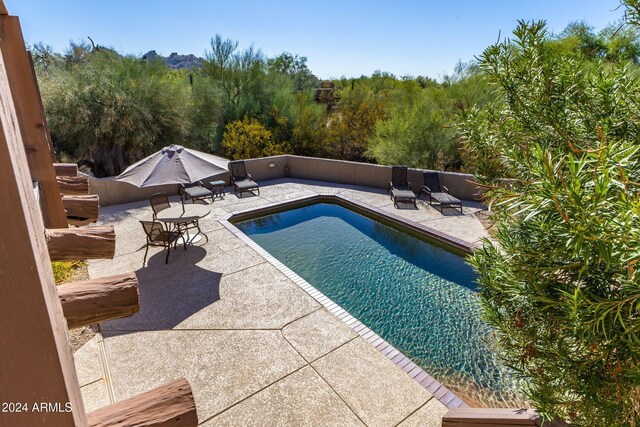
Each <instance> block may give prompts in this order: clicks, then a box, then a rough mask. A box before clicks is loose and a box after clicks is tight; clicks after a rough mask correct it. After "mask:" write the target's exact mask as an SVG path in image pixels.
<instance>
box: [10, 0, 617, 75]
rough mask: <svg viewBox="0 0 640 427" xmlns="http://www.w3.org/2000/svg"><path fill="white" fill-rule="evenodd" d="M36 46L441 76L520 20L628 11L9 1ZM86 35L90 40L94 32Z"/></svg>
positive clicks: (584, 4) (570, 3)
mask: <svg viewBox="0 0 640 427" xmlns="http://www.w3.org/2000/svg"><path fill="white" fill-rule="evenodd" d="M5 5H6V6H7V8H8V10H9V13H11V14H12V15H17V16H20V18H21V22H22V28H23V32H24V36H25V40H26V41H27V43H33V42H38V41H42V42H44V43H45V44H49V45H51V46H53V47H54V48H55V49H56V50H58V51H62V50H64V49H65V48H66V47H67V46H68V45H69V41H70V40H79V39H82V38H85V37H86V36H90V37H91V38H92V39H93V40H94V41H95V42H96V43H98V44H101V45H104V46H110V47H113V48H115V49H116V50H118V51H119V52H121V53H128V54H136V55H139V54H144V53H146V52H147V51H149V50H152V49H154V50H156V51H157V52H158V53H159V54H161V55H165V56H167V55H169V54H170V53H171V52H178V53H183V54H187V53H193V54H195V55H197V56H203V54H204V52H205V50H206V49H207V48H208V46H209V41H210V39H211V37H212V36H213V35H215V34H216V33H220V34H222V36H223V37H229V38H232V39H235V40H238V41H239V42H240V46H241V47H247V46H249V45H251V44H254V45H255V47H256V48H260V49H262V51H263V52H264V53H265V54H267V55H269V56H274V55H277V54H279V53H281V52H284V51H287V52H291V53H297V54H299V55H301V56H306V57H307V58H308V62H307V64H308V66H309V68H310V69H311V70H312V71H313V72H314V73H315V74H316V75H317V76H319V77H321V78H331V77H341V76H347V77H351V76H360V75H363V74H365V75H369V74H371V73H372V72H374V71H375V70H382V71H388V72H391V73H393V74H395V75H398V76H402V75H413V76H417V75H424V76H429V77H433V78H441V77H442V76H443V75H444V74H445V73H451V72H452V70H453V68H454V66H455V64H456V63H457V62H458V61H459V60H462V61H469V60H471V59H473V57H474V55H478V54H480V53H481V52H482V51H483V49H484V48H485V47H486V46H488V45H489V44H492V43H494V42H495V41H496V39H497V38H498V33H499V31H501V32H502V36H503V37H504V36H507V35H510V34H511V31H512V30H513V28H514V27H515V25H516V22H517V20H518V19H545V20H547V22H548V24H549V27H550V29H551V30H552V31H555V32H559V31H561V30H562V29H563V28H564V27H565V26H566V25H567V24H568V23H569V22H571V21H575V20H586V21H587V22H589V23H590V24H591V25H593V26H594V27H595V28H596V29H597V30H600V29H602V28H603V27H605V26H606V25H607V24H608V23H610V22H613V21H616V20H617V19H619V18H621V17H622V14H623V10H622V8H619V9H618V10H614V9H616V7H617V6H618V5H619V1H618V0H457V1H447V0H440V1H435V0H433V1H432V0H424V1H402V0H396V1H375V0H369V1H365V0H343V1H333V0H326V1H322V2H312V1H306V2H305V1H301V0H298V1H289V0H282V1H279V0H271V1H264V0H263V1H247V0H235V1H204V0H191V1H188V2H186V1H184V2H179V1H175V0H173V1H165V0H153V1H151V0H126V1H125V0H109V1H81V0H75V1H71V0H56V1H54V0H48V1H43V0H40V1H36V0H5ZM85 40H86V38H85Z"/></svg>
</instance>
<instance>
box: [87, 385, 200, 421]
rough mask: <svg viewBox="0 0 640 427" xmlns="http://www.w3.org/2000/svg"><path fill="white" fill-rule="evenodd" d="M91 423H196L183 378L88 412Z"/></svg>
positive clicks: (191, 397)
mask: <svg viewBox="0 0 640 427" xmlns="http://www.w3.org/2000/svg"><path fill="white" fill-rule="evenodd" d="M87 421H88V423H89V426H91V427H106V426H119V427H125V426H172V427H177V426H197V425H198V413H197V412H196V404H195V401H194V400H193V393H192V392H191V386H190V385H189V383H188V382H187V380H186V379H185V378H180V379H177V380H175V381H172V382H170V383H167V384H164V385H162V386H160V387H158V388H154V389H153V390H149V391H147V392H145V393H142V394H139V395H137V396H134V397H132V398H129V399H126V400H123V401H120V402H117V403H114V404H112V405H109V406H105V407H104V408H100V409H97V410H95V411H93V412H90V413H88V414H87Z"/></svg>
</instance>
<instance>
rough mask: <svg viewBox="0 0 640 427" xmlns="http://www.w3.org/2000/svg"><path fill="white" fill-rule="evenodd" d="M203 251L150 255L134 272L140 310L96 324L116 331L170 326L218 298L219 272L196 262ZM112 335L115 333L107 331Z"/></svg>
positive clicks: (180, 250) (195, 247) (122, 331)
mask: <svg viewBox="0 0 640 427" xmlns="http://www.w3.org/2000/svg"><path fill="white" fill-rule="evenodd" d="M206 254H207V251H206V250H205V249H204V248H202V247H198V246H190V247H189V249H188V250H186V251H185V250H183V249H181V247H180V246H178V248H177V249H175V253H174V250H172V251H171V255H170V258H169V264H165V263H164V259H165V251H159V252H156V253H155V254H153V255H152V256H151V257H150V258H149V260H148V263H147V265H146V266H145V267H143V268H141V269H139V270H137V271H136V276H137V277H138V286H139V291H140V312H139V313H138V314H136V315H134V316H132V317H128V318H123V319H115V320H111V321H107V322H103V323H101V324H100V329H101V330H103V331H118V332H120V333H127V332H134V331H141V330H160V329H173V328H175V327H176V326H178V325H179V324H180V323H181V322H183V321H184V320H185V319H187V318H189V317H190V316H191V315H193V314H194V313H197V312H198V311H200V310H202V309H203V308H205V307H207V306H209V305H211V304H213V303H215V302H216V301H219V300H220V279H221V278H222V273H218V272H215V271H210V270H206V269H204V268H201V267H199V266H198V265H197V263H198V262H200V261H201V260H203V259H204V257H205V256H206ZM110 335H116V334H110Z"/></svg>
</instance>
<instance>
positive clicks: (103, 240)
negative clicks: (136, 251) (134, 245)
mask: <svg viewBox="0 0 640 427" xmlns="http://www.w3.org/2000/svg"><path fill="white" fill-rule="evenodd" d="M45 238H46V241H47V247H48V248H49V258H51V261H73V260H77V259H105V258H109V259H111V258H113V256H114V255H115V252H116V235H115V232H114V230H113V226H112V225H101V226H95V227H82V228H56V229H46V230H45Z"/></svg>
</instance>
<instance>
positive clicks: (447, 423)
mask: <svg viewBox="0 0 640 427" xmlns="http://www.w3.org/2000/svg"><path fill="white" fill-rule="evenodd" d="M539 422H540V416H539V415H538V414H537V413H536V412H535V411H533V410H531V409H527V410H525V409H502V408H458V409H449V411H448V412H447V413H446V414H445V415H444V416H443V417H442V427H483V426H487V427H489V426H498V427H522V426H532V427H533V426H538V425H539Z"/></svg>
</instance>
